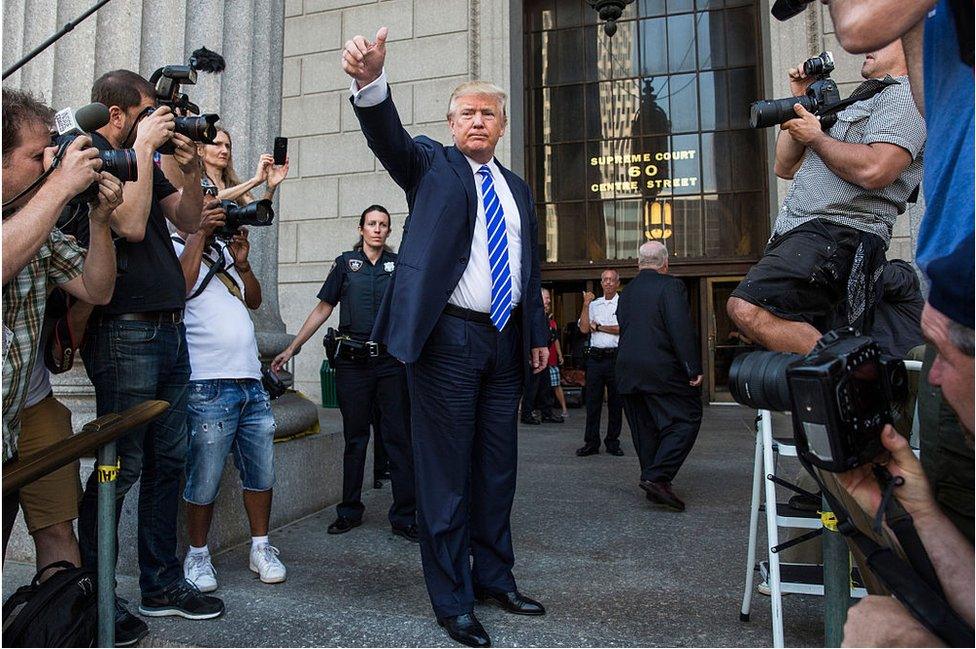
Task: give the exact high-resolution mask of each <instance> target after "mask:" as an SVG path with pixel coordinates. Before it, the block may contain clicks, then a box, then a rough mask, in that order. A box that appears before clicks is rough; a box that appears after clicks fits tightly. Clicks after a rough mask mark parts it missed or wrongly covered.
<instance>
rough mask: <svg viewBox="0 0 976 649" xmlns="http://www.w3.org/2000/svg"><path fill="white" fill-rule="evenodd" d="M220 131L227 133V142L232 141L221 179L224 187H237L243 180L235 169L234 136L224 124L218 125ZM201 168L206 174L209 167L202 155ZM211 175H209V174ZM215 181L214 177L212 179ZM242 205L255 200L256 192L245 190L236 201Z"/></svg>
mask: <svg viewBox="0 0 976 649" xmlns="http://www.w3.org/2000/svg"><path fill="white" fill-rule="evenodd" d="M216 128H217V132H218V133H225V134H226V135H227V142H228V143H230V151H229V155H228V156H227V166H226V167H224V169H223V171H221V173H220V176H221V178H220V180H221V182H223V183H224V187H236V186H237V185H240V184H241V182H243V181H242V180H241V179H240V177H239V176H238V175H237V172H236V171H235V170H234V138H233V137H232V136H231V134H230V131H228V130H227V129H226V128H224V127H223V126H217V127H216ZM200 146H201V147H203V146H207V145H206V144H201V145H200ZM200 170H201V171H202V172H203V173H204V175H206V173H207V167H206V166H205V165H204V164H203V156H200ZM208 177H209V176H208ZM210 180H211V181H214V180H215V179H214V178H211V179H210ZM235 202H236V203H237V204H238V205H240V206H241V207H243V206H245V205H247V204H248V203H253V202H254V194H252V193H251V192H249V191H248V192H244V193H243V194H242V195H241V196H238V197H237V200H236V201H235Z"/></svg>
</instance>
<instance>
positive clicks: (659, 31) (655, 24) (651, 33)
mask: <svg viewBox="0 0 976 649" xmlns="http://www.w3.org/2000/svg"><path fill="white" fill-rule="evenodd" d="M666 29H667V28H666V24H665V19H664V18H654V19H652V20H642V21H640V48H641V68H640V69H641V74H642V75H643V76H645V77H650V76H654V75H659V74H665V73H667V71H668V38H667V31H666Z"/></svg>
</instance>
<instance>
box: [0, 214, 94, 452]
mask: <svg viewBox="0 0 976 649" xmlns="http://www.w3.org/2000/svg"><path fill="white" fill-rule="evenodd" d="M84 261H85V249H84V248H82V247H81V246H79V245H78V244H77V243H75V240H74V238H73V237H69V236H66V235H64V234H62V233H61V231H60V230H58V229H56V228H55V229H54V230H52V231H51V234H50V236H48V239H47V241H46V242H44V244H43V245H42V246H41V248H40V250H38V251H37V254H36V255H34V257H33V258H32V259H31V260H30V262H28V264H27V265H26V266H25V267H24V268H23V269H22V270H21V271H20V273H18V275H17V277H15V278H13V279H12V280H10V281H9V282H7V284H6V286H4V287H3V326H4V333H5V336H9V344H10V348H9V349H8V350H6V353H5V354H4V359H3V461H4V462H6V461H7V460H9V459H11V458H12V457H14V455H15V454H16V452H17V438H18V437H20V413H21V410H23V408H24V401H25V400H26V399H27V386H28V383H29V380H30V375H31V371H33V369H34V364H35V363H36V362H37V360H38V359H37V351H38V349H37V348H38V343H39V341H40V337H41V325H42V324H43V323H44V308H45V306H46V305H47V296H48V293H50V291H51V289H53V288H54V287H55V286H58V285H61V284H64V283H65V282H68V281H70V280H72V279H74V278H75V277H78V276H79V275H81V271H82V266H83V264H84ZM5 345H6V343H5ZM41 362H43V360H42V361H41Z"/></svg>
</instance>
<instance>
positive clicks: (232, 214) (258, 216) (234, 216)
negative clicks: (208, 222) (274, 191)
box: [214, 198, 274, 241]
mask: <svg viewBox="0 0 976 649" xmlns="http://www.w3.org/2000/svg"><path fill="white" fill-rule="evenodd" d="M220 203H221V206H222V207H223V208H224V211H225V212H226V213H227V218H226V220H225V221H224V225H222V226H221V227H219V228H218V229H217V230H216V232H214V236H215V237H217V238H218V239H223V240H225V241H226V240H229V239H231V238H232V237H233V236H234V235H235V234H237V231H238V230H240V229H241V226H257V227H263V226H266V225H271V223H272V222H273V221H274V208H273V207H272V206H271V201H270V200H268V199H266V198H262V199H261V200H259V201H254V202H253V203H248V204H247V205H244V206H241V205H238V204H237V203H235V202H234V201H221V202H220Z"/></svg>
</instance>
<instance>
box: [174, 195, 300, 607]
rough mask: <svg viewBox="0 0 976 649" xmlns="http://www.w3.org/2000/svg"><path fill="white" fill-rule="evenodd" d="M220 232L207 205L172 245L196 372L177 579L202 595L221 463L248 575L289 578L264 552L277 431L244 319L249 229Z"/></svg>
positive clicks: (217, 215)
mask: <svg viewBox="0 0 976 649" xmlns="http://www.w3.org/2000/svg"><path fill="white" fill-rule="evenodd" d="M225 222H226V213H225V210H224V208H223V207H221V204H220V202H219V201H213V202H211V203H209V204H208V205H207V207H206V208H205V209H204V212H203V220H202V222H201V224H200V229H199V230H198V231H197V232H196V233H195V234H192V235H189V236H187V235H186V234H185V233H182V232H181V233H180V236H175V235H174V236H173V246H174V248H175V249H176V253H177V254H178V255H180V264H181V265H182V267H183V274H184V276H185V278H186V293H187V304H186V321H185V322H186V342H187V347H188V348H189V352H190V365H191V366H192V368H193V372H192V374H191V375H190V387H189V397H188V400H187V410H188V417H187V433H188V435H187V436H188V439H189V450H188V451H187V463H186V489H185V490H184V492H183V500H184V501H185V503H186V518H187V531H188V535H189V537H190V538H189V542H190V549H189V552H188V553H187V555H186V560H185V561H184V563H183V574H184V576H185V577H186V579H187V580H188V581H190V582H191V583H193V584H194V585H195V586H196V587H197V588H198V589H199V590H200V591H201V592H205V593H206V592H210V591H213V590H216V589H217V573H216V571H215V570H214V567H213V563H212V562H211V558H210V551H209V550H208V548H207V535H208V533H209V531H210V523H211V520H212V519H213V511H214V501H215V500H216V498H217V491H218V489H219V487H220V478H221V475H222V474H223V470H224V460H225V459H226V458H227V455H228V453H233V456H234V464H235V465H236V466H237V470H238V471H239V472H240V477H241V483H242V486H243V497H244V509H245V510H246V511H247V517H248V521H249V522H250V527H251V553H250V562H249V566H250V569H251V570H253V571H254V572H256V573H258V576H259V577H260V579H261V581H262V582H264V583H267V584H274V583H279V582H282V581H284V580H285V575H286V572H285V566H284V565H283V564H282V563H281V561H280V560H279V559H278V550H277V548H275V547H273V546H272V545H271V544H270V543H269V542H268V527H269V522H270V519H271V498H272V492H271V488H272V485H273V483H274V447H273V445H274V433H275V421H274V415H273V414H272V412H271V398H270V397H269V396H268V393H267V392H266V391H265V389H264V387H263V386H262V384H261V361H260V360H259V357H258V344H257V339H256V338H255V336H254V324H253V323H252V322H251V318H250V316H249V315H248V309H252V310H253V309H257V308H258V307H259V306H261V285H260V284H259V283H258V280H257V277H255V276H254V273H253V272H251V265H250V263H249V262H248V258H247V257H248V253H249V252H250V243H249V242H248V238H247V235H248V232H247V229H245V228H243V227H241V228H240V229H239V230H238V231H237V232H236V233H234V234H233V235H232V236H230V237H229V238H228V236H227V235H228V234H230V233H228V232H226V231H222V230H221V229H222V228H224V229H225ZM215 233H216V234H217V236H215ZM184 237H185V239H184Z"/></svg>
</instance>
